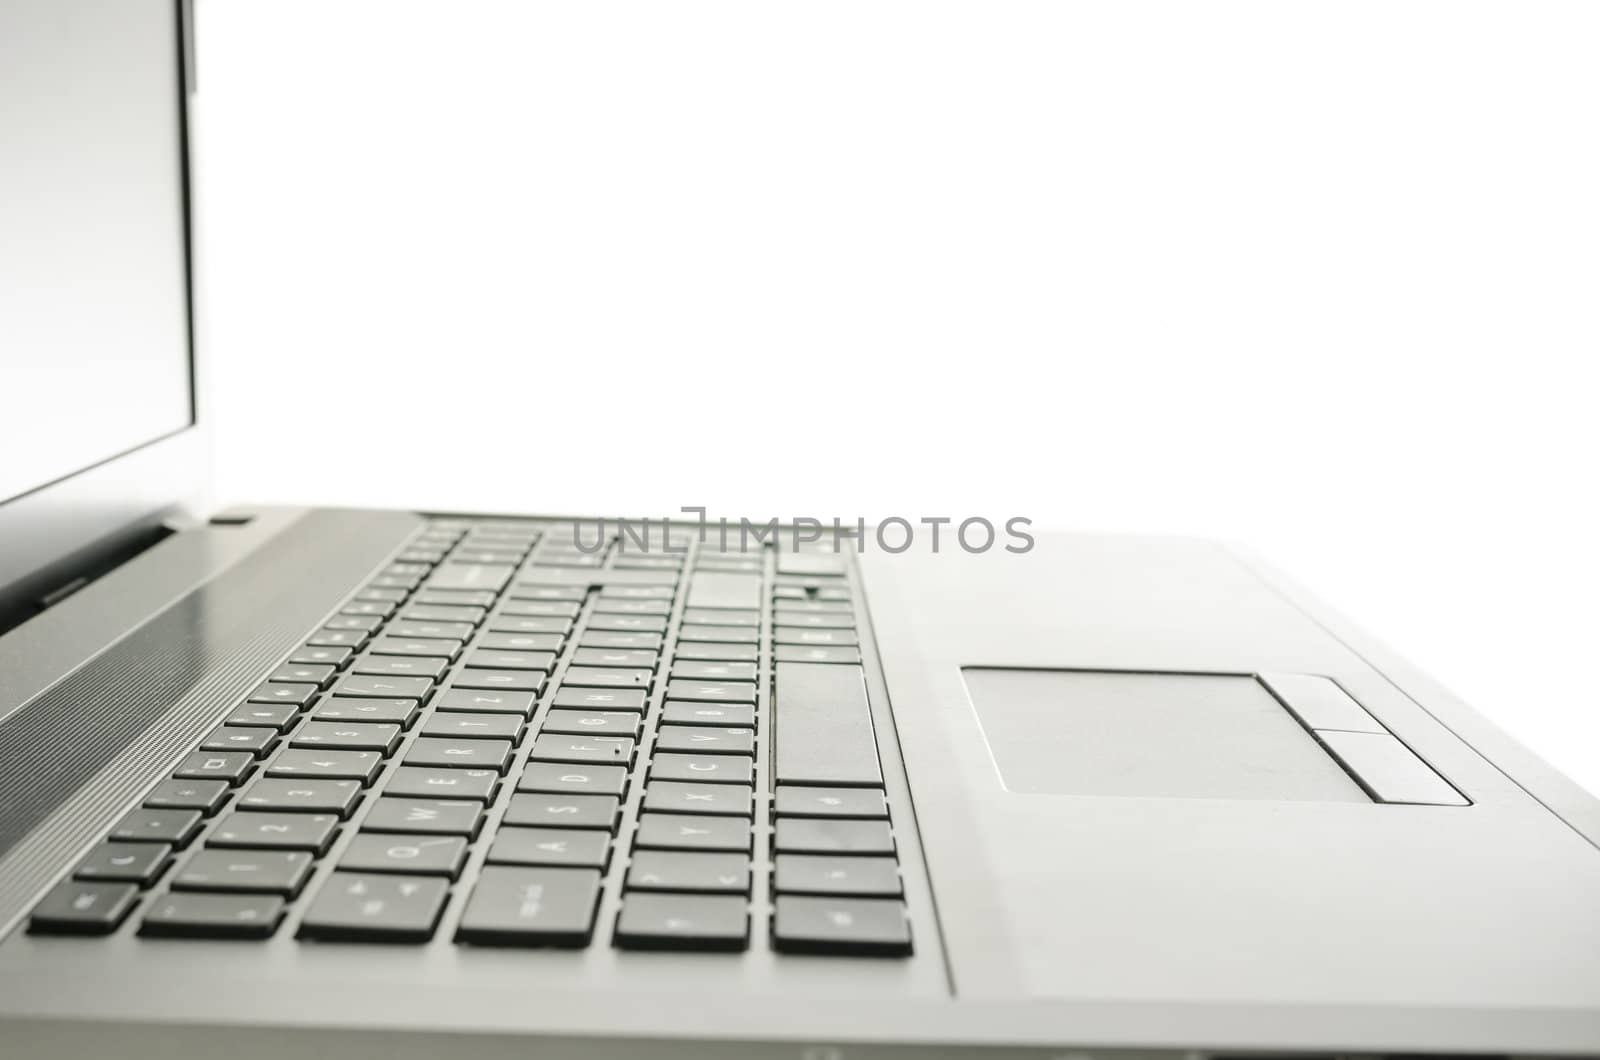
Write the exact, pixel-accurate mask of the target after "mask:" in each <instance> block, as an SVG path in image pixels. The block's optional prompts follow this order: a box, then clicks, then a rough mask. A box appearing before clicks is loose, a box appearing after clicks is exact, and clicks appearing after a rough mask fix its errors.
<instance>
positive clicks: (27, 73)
mask: <svg viewBox="0 0 1600 1060" xmlns="http://www.w3.org/2000/svg"><path fill="white" fill-rule="evenodd" d="M186 22H187V5H185V4H183V3H180V2H178V0H117V2H114V3H107V2H103V0H101V2H97V0H11V2H8V3H6V4H4V5H3V6H0V157H3V158H4V159H5V162H4V164H3V165H0V234H3V235H0V615H4V614H6V613H8V612H10V613H15V612H16V610H17V609H18V606H19V601H27V600H30V599H36V598H37V597H38V596H40V595H44V594H49V593H51V592H53V591H55V590H56V588H57V587H58V586H57V584H56V583H57V582H58V581H60V580H62V579H63V578H70V574H68V573H67V572H68V571H69V569H70V568H73V567H75V566H77V565H78V564H79V563H81V562H84V561H86V560H89V559H91V558H92V557H93V556H94V555H96V554H100V553H107V552H109V551H113V550H115V549H116V548H117V547H118V542H120V541H124V540H126V539H127V538H128V537H129V536H130V535H134V534H136V533H137V532H138V531H139V530H141V529H142V528H148V527H150V526H151V525H153V524H154V523H155V522H157V521H159V520H160V519H161V518H162V517H163V516H164V515H166V514H168V513H171V512H173V511H174V510H177V509H180V508H181V507H183V506H185V504H186V502H188V503H193V502H194V501H195V500H196V499H197V498H198V496H199V494H200V492H201V490H202V489H203V487H204V479H205V464H204V455H205V446H204V445H203V444H202V440H201V438H200V430H199V425H200V410H199V406H198V402H197V399H196V381H197V374H196V363H195V348H194V341H193V331H194V329H193V316H192V298H191V282H190V281H191V262H190V238H189V235H190V233H189V191H188V158H187V153H188V135H187V126H188V107H187V104H188V93H189V91H190V90H191V87H192V83H193V78H192V64H191V63H190V62H188V60H187V53H188V48H187V46H186V41H187V40H188V39H189V34H188V33H187V26H186Z"/></svg>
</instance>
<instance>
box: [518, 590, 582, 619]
mask: <svg viewBox="0 0 1600 1060" xmlns="http://www.w3.org/2000/svg"><path fill="white" fill-rule="evenodd" d="M579 595H580V598H581V595H582V594H579ZM578 610H579V606H578V605H577V604H575V603H573V602H571V601H569V600H510V601H507V602H506V603H505V604H504V605H502V606H501V608H500V614H502V615H528V616H539V615H543V616H546V617H550V618H576V617H577V614H578Z"/></svg>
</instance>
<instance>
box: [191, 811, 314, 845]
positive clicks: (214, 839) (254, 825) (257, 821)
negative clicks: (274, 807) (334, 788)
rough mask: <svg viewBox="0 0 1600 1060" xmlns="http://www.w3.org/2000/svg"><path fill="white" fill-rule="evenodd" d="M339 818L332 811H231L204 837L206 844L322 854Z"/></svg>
mask: <svg viewBox="0 0 1600 1060" xmlns="http://www.w3.org/2000/svg"><path fill="white" fill-rule="evenodd" d="M338 826H339V817H338V815H337V814H331V813H240V812H234V813H230V814H229V815H228V816H226V817H224V818H222V819H221V820H220V821H218V822H217V826H216V827H215V828H214V829H212V830H211V834H210V835H209V836H207V837H206V846H208V847H248V848H250V849H253V850H310V851H312V852H314V853H317V854H321V853H323V852H325V851H326V850H327V849H328V845H329V844H330V843H332V842H333V836H334V833H335V832H336V831H337V829H338Z"/></svg>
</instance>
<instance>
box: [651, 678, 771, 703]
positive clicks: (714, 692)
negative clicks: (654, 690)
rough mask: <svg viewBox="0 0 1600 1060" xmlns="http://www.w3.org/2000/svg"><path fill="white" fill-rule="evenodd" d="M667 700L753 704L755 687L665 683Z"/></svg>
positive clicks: (730, 683) (732, 683)
mask: <svg viewBox="0 0 1600 1060" xmlns="http://www.w3.org/2000/svg"><path fill="white" fill-rule="evenodd" d="M667 698H668V699H688V700H698V701H701V702H705V703H754V702H755V701H756V686H755V684H754V683H753V682H749V681H683V680H676V679H675V680H671V681H668V682H667Z"/></svg>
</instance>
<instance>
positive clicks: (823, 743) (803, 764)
mask: <svg viewBox="0 0 1600 1060" xmlns="http://www.w3.org/2000/svg"><path fill="white" fill-rule="evenodd" d="M773 676H774V681H775V684H776V688H775V700H774V702H775V704H776V705H775V707H774V716H775V722H776V724H775V729H774V738H773V758H774V760H775V763H776V764H775V765H774V768H773V773H774V774H775V776H776V778H777V781H778V783H779V784H882V783H883V773H882V772H881V771H880V770H879V768H878V744H877V741H876V740H875V739H874V738H873V733H872V713H871V712H870V711H869V710H868V708H867V686H866V682H865V679H864V675H863V671H862V669H861V667H859V666H837V665H834V664H831V663H783V662H781V663H778V664H777V665H776V666H775V667H774V674H773Z"/></svg>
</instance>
